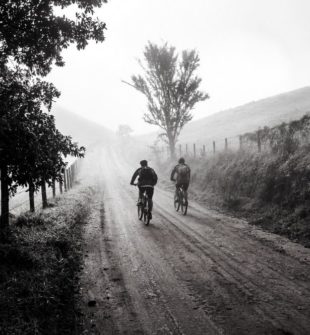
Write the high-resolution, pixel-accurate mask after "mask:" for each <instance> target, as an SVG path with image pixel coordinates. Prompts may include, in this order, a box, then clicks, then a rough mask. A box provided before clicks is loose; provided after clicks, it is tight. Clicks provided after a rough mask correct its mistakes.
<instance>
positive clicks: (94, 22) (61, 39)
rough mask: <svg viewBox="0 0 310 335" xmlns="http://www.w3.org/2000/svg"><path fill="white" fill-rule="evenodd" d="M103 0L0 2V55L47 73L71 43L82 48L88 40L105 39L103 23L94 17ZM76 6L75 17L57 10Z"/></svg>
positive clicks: (98, 40)
mask: <svg viewBox="0 0 310 335" xmlns="http://www.w3.org/2000/svg"><path fill="white" fill-rule="evenodd" d="M104 2H106V0H87V1H85V0H44V1H37V0H14V1H13V0H8V1H2V2H1V4H0V54H1V58H2V61H4V62H6V61H7V60H8V58H13V59H14V60H15V61H16V62H17V63H18V64H24V65H25V66H26V67H27V68H29V69H31V71H33V72H35V73H37V74H40V75H46V74H47V73H48V72H50V70H51V66H52V63H53V61H54V60H55V63H56V65H58V66H63V65H64V61H63V58H62V56H61V51H62V50H63V49H65V48H67V47H68V46H69V44H71V43H76V46H77V48H78V49H83V48H85V46H86V45H87V43H88V40H95V41H96V42H101V41H103V40H104V30H105V24H104V23H103V22H100V21H99V20H98V19H93V14H94V10H95V8H96V7H100V6H101V5H102V4H103V3H104ZM72 5H77V7H78V10H75V12H76V13H75V20H72V19H70V18H68V17H66V16H65V15H62V16H60V15H57V14H56V11H55V6H56V7H57V8H58V9H65V8H67V7H70V6H72Z"/></svg>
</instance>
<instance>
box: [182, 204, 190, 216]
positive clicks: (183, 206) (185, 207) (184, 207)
mask: <svg viewBox="0 0 310 335" xmlns="http://www.w3.org/2000/svg"><path fill="white" fill-rule="evenodd" d="M187 207H188V204H185V203H182V205H181V213H182V214H183V215H186V214H187Z"/></svg>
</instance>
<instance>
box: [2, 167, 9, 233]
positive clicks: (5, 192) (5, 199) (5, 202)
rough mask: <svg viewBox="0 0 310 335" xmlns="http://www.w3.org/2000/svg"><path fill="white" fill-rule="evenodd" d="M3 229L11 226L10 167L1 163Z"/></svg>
mask: <svg viewBox="0 0 310 335" xmlns="http://www.w3.org/2000/svg"><path fill="white" fill-rule="evenodd" d="M0 224H1V230H3V229H5V228H6V227H8V226H9V185H8V167H7V165H6V164H2V165H1V222H0Z"/></svg>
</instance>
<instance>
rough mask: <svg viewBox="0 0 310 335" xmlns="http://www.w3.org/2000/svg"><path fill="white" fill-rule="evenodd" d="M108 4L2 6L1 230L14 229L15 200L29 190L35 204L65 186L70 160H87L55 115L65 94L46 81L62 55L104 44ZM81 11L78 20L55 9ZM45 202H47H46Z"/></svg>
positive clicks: (69, 1) (60, 0)
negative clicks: (103, 10) (102, 14)
mask: <svg viewBox="0 0 310 335" xmlns="http://www.w3.org/2000/svg"><path fill="white" fill-rule="evenodd" d="M104 2H106V1H105V0H88V1H85V0H46V1H36V0H14V1H12V0H8V1H5V2H1V4H0V169H1V229H2V230H3V229H4V228H6V227H7V226H8V223H9V196H10V195H13V194H14V193H15V192H16V189H17V187H18V186H25V187H28V190H29V195H30V204H31V210H34V205H33V202H32V201H31V199H32V198H33V194H34V192H36V191H37V190H38V189H39V188H40V187H42V191H43V193H44V189H45V185H46V183H48V184H50V185H51V184H52V183H54V182H55V180H58V181H61V180H62V169H63V168H64V167H65V165H66V163H65V160H64V158H65V157H66V156H68V155H72V156H75V157H83V156H84V153H85V148H84V147H79V146H78V144H77V143H74V142H73V141H72V138H71V137H70V136H65V135H63V134H61V133H60V132H59V130H57V128H56V126H55V120H54V117H53V116H52V115H50V114H49V111H50V110H51V108H52V104H53V102H54V99H55V98H58V97H59V95H60V92H59V91H58V90H57V89H56V88H55V87H54V85H53V84H51V83H48V82H46V81H44V80H43V79H42V78H43V77H44V76H46V75H47V74H48V73H49V72H50V71H51V68H52V66H53V64H55V65H57V66H63V65H64V61H63V58H62V56H61V51H62V50H63V49H65V48H67V47H68V46H69V45H70V44H71V43H75V44H76V47H77V48H78V49H83V48H85V47H86V45H87V43H88V41H89V40H94V41H96V42H102V41H103V40H104V30H105V24H104V23H103V22H101V21H99V20H98V19H94V18H93V15H94V10H95V8H96V7H100V6H101V5H102V4H103V3H104ZM71 5H76V6H77V8H78V9H77V10H76V16H75V20H72V19H69V18H68V17H66V16H65V15H62V16H58V15H56V14H55V8H56V7H58V8H59V9H64V8H66V7H69V6H71ZM43 202H44V201H43Z"/></svg>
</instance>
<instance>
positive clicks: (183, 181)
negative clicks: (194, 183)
mask: <svg viewBox="0 0 310 335" xmlns="http://www.w3.org/2000/svg"><path fill="white" fill-rule="evenodd" d="M175 175H176V178H175ZM190 179H191V169H190V167H189V166H188V165H187V164H185V159H184V158H183V157H181V158H180V159H179V164H177V165H176V166H175V167H174V168H173V170H172V172H171V176H170V180H172V181H175V182H176V183H175V187H176V189H175V192H176V194H177V191H178V189H179V188H180V187H182V188H183V190H184V197H185V201H186V202H187V189H188V186H189V182H190Z"/></svg>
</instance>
